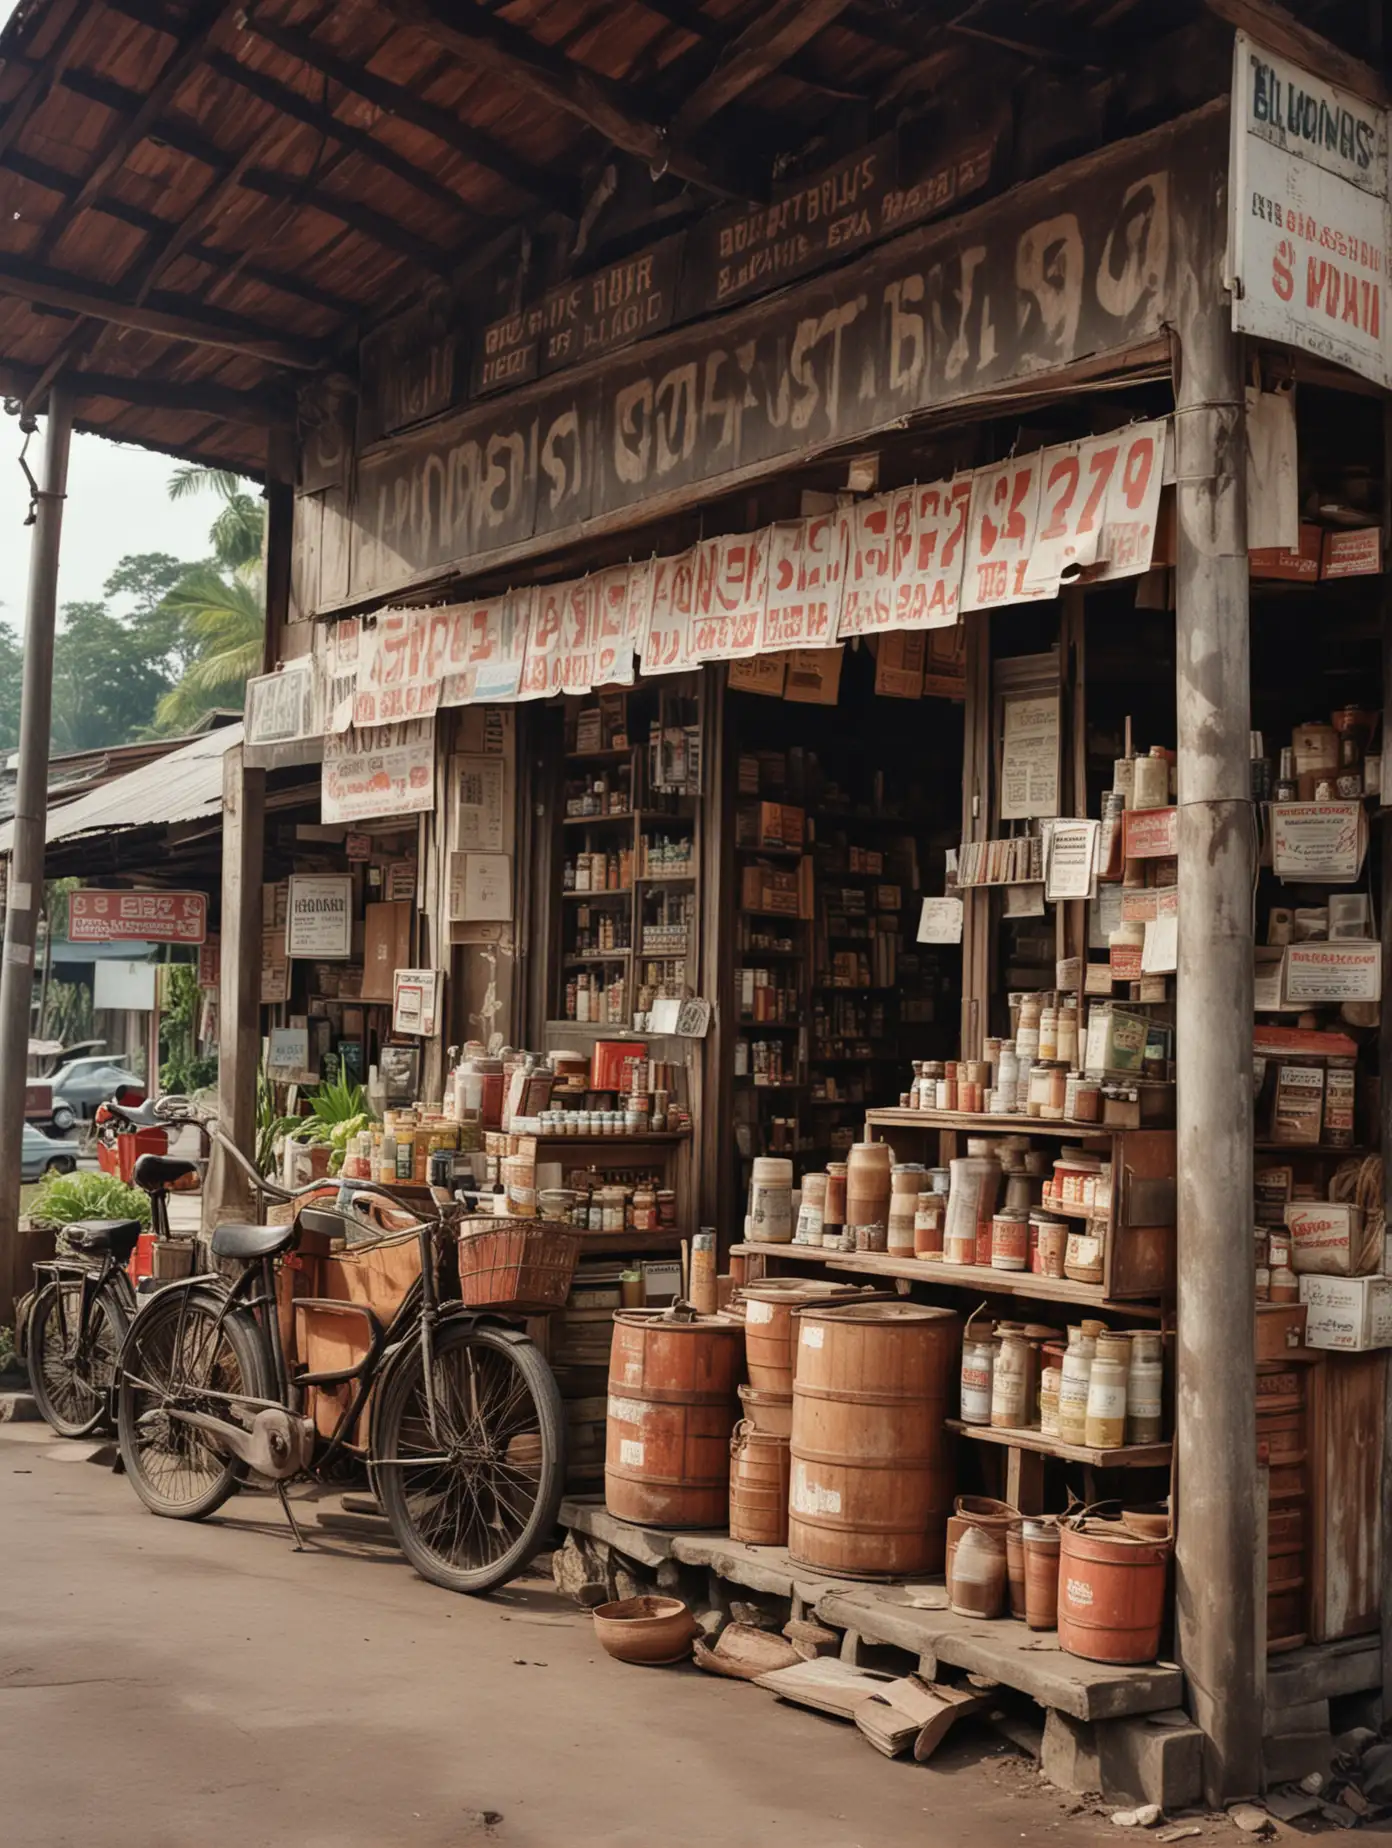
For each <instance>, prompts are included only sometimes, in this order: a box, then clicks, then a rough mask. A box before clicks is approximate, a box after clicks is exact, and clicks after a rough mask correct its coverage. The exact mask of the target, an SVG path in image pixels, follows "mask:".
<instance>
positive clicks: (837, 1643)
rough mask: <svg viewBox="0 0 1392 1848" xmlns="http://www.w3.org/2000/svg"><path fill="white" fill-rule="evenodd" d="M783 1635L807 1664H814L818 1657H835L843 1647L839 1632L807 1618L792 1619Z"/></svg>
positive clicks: (785, 1627)
mask: <svg viewBox="0 0 1392 1848" xmlns="http://www.w3.org/2000/svg"><path fill="white" fill-rule="evenodd" d="M783 1634H784V1636H786V1637H787V1639H788V1641H789V1642H790V1643H791V1644H792V1645H793V1648H794V1649H796V1650H797V1652H798V1654H799V1655H800V1656H801V1657H802V1659H803V1660H804V1661H805V1662H814V1661H816V1659H817V1657H818V1656H825V1655H835V1654H836V1653H837V1652H838V1650H839V1649H840V1647H841V1638H840V1635H839V1634H838V1633H837V1631H835V1630H829V1629H828V1628H827V1627H826V1625H825V1624H824V1623H813V1622H811V1620H810V1619H808V1618H806V1617H790V1618H789V1619H788V1621H787V1623H785V1624H784V1626H783Z"/></svg>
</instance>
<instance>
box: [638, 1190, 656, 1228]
mask: <svg viewBox="0 0 1392 1848" xmlns="http://www.w3.org/2000/svg"><path fill="white" fill-rule="evenodd" d="M633 1230H634V1231H635V1232H656V1230H657V1190H656V1189H655V1188H653V1187H650V1186H644V1185H643V1184H642V1183H640V1184H639V1185H638V1186H637V1187H635V1188H634V1190H633Z"/></svg>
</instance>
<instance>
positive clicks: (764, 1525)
mask: <svg viewBox="0 0 1392 1848" xmlns="http://www.w3.org/2000/svg"><path fill="white" fill-rule="evenodd" d="M730 1538H731V1539H732V1540H743V1541H745V1542H746V1543H747V1544H748V1545H750V1546H782V1545H783V1544H784V1542H785V1541H786V1540H787V1538H788V1440H787V1438H785V1437H770V1436H769V1435H768V1433H767V1432H764V1431H756V1430H755V1429H754V1427H753V1426H752V1425H751V1424H749V1423H748V1422H747V1421H746V1422H743V1423H741V1424H739V1425H737V1426H736V1427H735V1435H734V1436H733V1437H732V1438H731V1440H730Z"/></svg>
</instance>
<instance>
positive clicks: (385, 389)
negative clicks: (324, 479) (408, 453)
mask: <svg viewBox="0 0 1392 1848" xmlns="http://www.w3.org/2000/svg"><path fill="white" fill-rule="evenodd" d="M461 344H462V341H461V336H460V335H459V333H458V331H457V330H452V329H451V328H450V327H449V326H448V324H447V305H446V303H445V302H444V301H440V302H428V303H426V304H425V305H423V306H422V307H419V308H416V309H414V310H413V311H412V312H411V313H409V314H404V315H400V316H398V317H397V318H396V319H395V320H393V321H388V322H387V323H386V324H385V325H384V326H382V327H379V328H375V329H374V330H373V331H372V332H371V333H370V334H366V335H364V336H363V341H362V345H361V348H360V349H359V355H358V363H359V368H360V371H361V376H362V406H361V410H360V412H359V421H360V425H361V440H362V441H363V442H365V443H372V442H375V441H377V439H378V438H379V437H383V436H387V435H389V434H390V433H391V432H392V431H393V430H405V429H407V428H408V427H409V426H410V425H411V424H417V423H421V422H422V421H423V420H424V419H425V418H427V417H437V416H438V415H439V414H440V412H441V411H447V410H449V408H450V406H451V405H453V404H456V403H458V401H459V399H460V398H461V397H462V396H463V383H464V382H463V379H462V378H461V377H460V373H461V370H462V368H461V366H460V347H461Z"/></svg>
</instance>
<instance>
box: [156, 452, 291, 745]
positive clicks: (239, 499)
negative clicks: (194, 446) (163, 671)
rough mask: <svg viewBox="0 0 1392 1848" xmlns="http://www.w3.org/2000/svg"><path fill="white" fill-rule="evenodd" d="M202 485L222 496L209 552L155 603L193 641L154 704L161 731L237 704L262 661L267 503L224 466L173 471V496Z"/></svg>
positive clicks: (178, 497)
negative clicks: (210, 554)
mask: <svg viewBox="0 0 1392 1848" xmlns="http://www.w3.org/2000/svg"><path fill="white" fill-rule="evenodd" d="M204 492H212V493H213V494H215V495H216V496H217V497H218V498H219V499H220V500H221V502H222V510H221V511H220V512H219V514H218V516H217V518H216V519H215V520H214V521H213V524H212V528H211V530H210V532H209V534H208V540H209V543H210V544H211V546H212V548H213V557H212V559H211V560H210V561H208V562H207V563H204V564H201V565H194V566H191V567H189V568H188V569H187V570H186V571H185V572H184V574H183V576H182V577H181V578H180V580H179V581H178V583H177V584H175V585H174V586H172V588H171V589H170V590H168V591H167V592H166V594H165V596H164V598H163V601H162V602H161V604H160V606H159V609H160V612H161V613H162V614H165V615H169V616H172V617H176V618H177V619H178V621H179V623H180V625H181V628H182V633H183V634H184V635H185V636H186V637H187V638H188V639H189V642H190V645H191V654H190V658H189V659H188V660H187V661H186V663H185V664H184V666H183V669H182V672H181V673H180V675H179V677H178V680H177V682H176V684H175V685H174V686H173V687H172V688H171V689H170V691H169V692H168V693H166V694H165V695H164V697H163V698H162V699H161V700H160V703H159V710H158V714H157V718H156V724H157V727H158V729H159V730H161V731H164V732H179V731H188V730H190V729H191V728H192V727H193V726H194V725H196V724H197V722H198V720H199V719H200V718H202V717H203V715H204V714H205V713H208V712H211V711H214V710H216V709H218V708H223V707H233V708H236V707H240V706H241V704H242V701H243V698H244V696H245V690H246V683H247V681H248V679H249V678H250V677H251V675H252V674H254V673H255V672H256V671H257V669H258V668H259V667H260V665H261V653H262V646H263V637H264V633H265V626H266V616H265V607H266V598H265V584H264V578H263V573H262V566H261V549H262V544H263V541H264V537H265V509H264V507H263V505H262V503H261V502H260V501H259V500H258V499H257V498H256V496H255V495H253V494H249V493H247V491H246V488H245V485H244V484H243V482H242V480H241V478H240V477H239V476H237V475H234V474H232V473H230V472H229V471H228V470H226V469H212V468H200V467H196V466H195V465H193V464H187V465H185V466H183V467H181V468H178V469H176V470H175V472H174V474H173V476H172V477H171V479H170V483H169V496H170V499H171V500H182V499H184V498H185V497H186V496H188V495H190V494H197V493H204Z"/></svg>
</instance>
